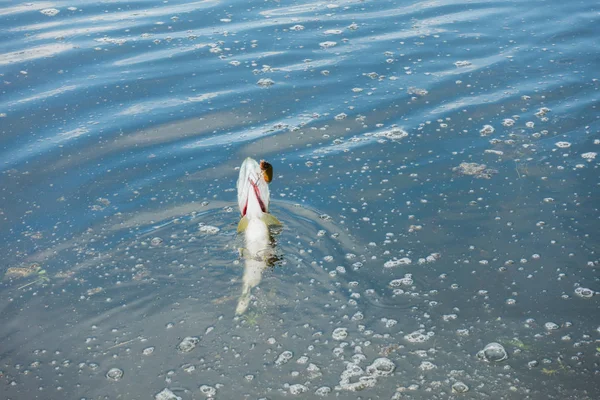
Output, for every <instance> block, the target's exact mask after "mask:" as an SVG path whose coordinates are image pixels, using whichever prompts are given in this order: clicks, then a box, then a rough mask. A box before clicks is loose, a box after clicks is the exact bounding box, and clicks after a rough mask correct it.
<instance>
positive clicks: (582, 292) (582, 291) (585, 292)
mask: <svg viewBox="0 0 600 400" xmlns="http://www.w3.org/2000/svg"><path fill="white" fill-rule="evenodd" d="M575 294H576V295H577V296H579V297H583V298H584V299H589V298H590V297H592V296H594V291H593V290H592V289H588V288H584V287H578V288H576V289H575Z"/></svg>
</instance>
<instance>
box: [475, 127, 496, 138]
mask: <svg viewBox="0 0 600 400" xmlns="http://www.w3.org/2000/svg"><path fill="white" fill-rule="evenodd" d="M492 133H494V127H493V126H491V125H484V126H483V128H481V130H480V131H479V134H480V135H481V136H489V135H491V134H492Z"/></svg>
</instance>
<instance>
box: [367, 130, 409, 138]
mask: <svg viewBox="0 0 600 400" xmlns="http://www.w3.org/2000/svg"><path fill="white" fill-rule="evenodd" d="M373 136H374V137H381V138H385V139H390V140H400V139H404V138H405V137H407V136H408V132H406V131H405V130H404V129H402V128H399V127H393V128H392V129H389V130H386V131H383V132H376V133H375V134H373Z"/></svg>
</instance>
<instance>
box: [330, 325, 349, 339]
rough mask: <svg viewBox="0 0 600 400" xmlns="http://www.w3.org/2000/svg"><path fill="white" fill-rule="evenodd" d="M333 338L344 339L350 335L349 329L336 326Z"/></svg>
mask: <svg viewBox="0 0 600 400" xmlns="http://www.w3.org/2000/svg"><path fill="white" fill-rule="evenodd" d="M331 337H332V338H333V340H338V341H340V340H344V339H346V338H347V337H348V329H346V328H335V329H334V330H333V333H332V334H331Z"/></svg>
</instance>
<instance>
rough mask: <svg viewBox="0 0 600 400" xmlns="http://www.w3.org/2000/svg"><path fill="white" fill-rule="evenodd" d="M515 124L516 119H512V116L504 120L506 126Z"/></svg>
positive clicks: (503, 123)
mask: <svg viewBox="0 0 600 400" xmlns="http://www.w3.org/2000/svg"><path fill="white" fill-rule="evenodd" d="M514 124H515V120H514V119H512V118H505V119H504V120H503V121H502V125H504V126H506V127H509V126H513V125H514Z"/></svg>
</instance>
